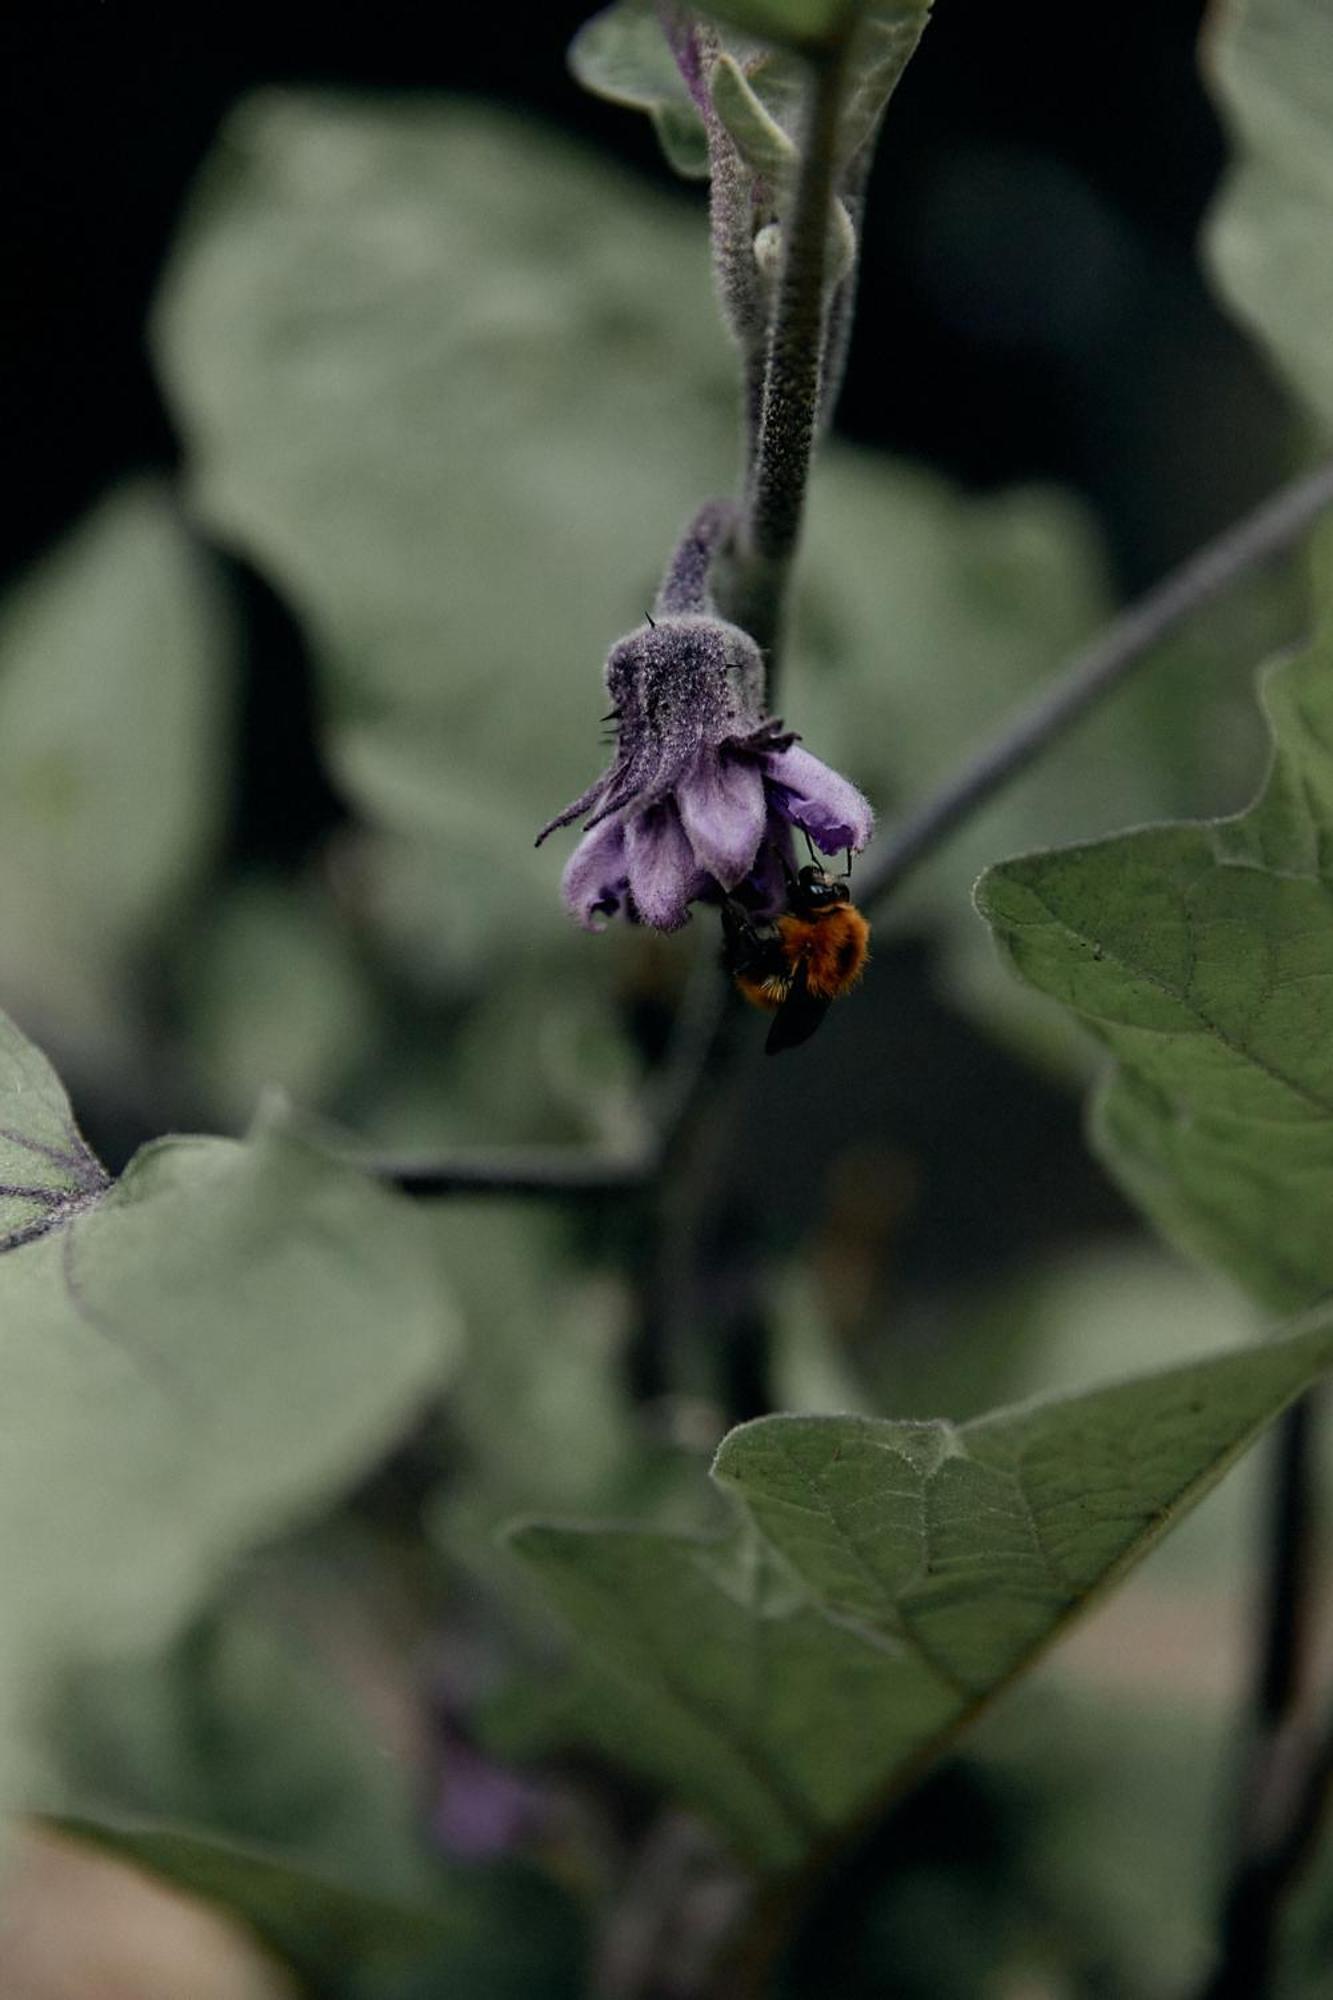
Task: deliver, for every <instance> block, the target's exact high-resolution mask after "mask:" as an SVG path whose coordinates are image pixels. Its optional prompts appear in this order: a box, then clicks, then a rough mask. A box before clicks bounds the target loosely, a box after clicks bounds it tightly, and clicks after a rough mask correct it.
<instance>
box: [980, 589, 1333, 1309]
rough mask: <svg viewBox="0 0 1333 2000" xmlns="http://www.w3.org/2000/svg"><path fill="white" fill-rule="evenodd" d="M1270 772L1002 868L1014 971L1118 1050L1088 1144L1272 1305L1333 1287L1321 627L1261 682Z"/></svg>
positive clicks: (1331, 956) (1330, 833) (1329, 667)
mask: <svg viewBox="0 0 1333 2000" xmlns="http://www.w3.org/2000/svg"><path fill="white" fill-rule="evenodd" d="M1264 695H1265V705H1266V708H1267V711H1268V715H1269V720H1270V722H1271V725H1272V730H1273V739H1274V753H1273V764H1272V768H1271V771H1270V774H1269V778H1268V782H1267V784H1266V786H1265V788H1264V790H1263V792H1262V794H1261V795H1260V797H1259V799H1258V800H1257V801H1256V803H1255V804H1254V805H1253V806H1252V807H1251V808H1250V810H1249V811H1248V812H1246V813H1242V814H1241V815H1239V816H1238V817H1237V818H1234V819H1223V820H1212V821H1208V822H1204V823H1202V824H1181V825H1177V826H1163V827H1148V828H1145V829H1142V830H1140V831H1137V832H1134V833H1129V834H1124V835H1121V836H1119V837H1117V838H1115V839H1112V840H1108V841H1102V842H1098V843H1097V844H1095V845H1092V846H1088V847H1075V848H1070V849H1066V850H1057V851H1056V852H1054V853H1050V854H1035V855H1031V856H1029V857H1027V858H1025V859H1021V860H1017V861H1011V862H1005V863H1003V864H1002V865H1001V866H1000V867H998V868H995V869H992V870H991V871H990V872H989V873H988V874H987V875H985V876H984V877H983V878H982V881H981V883H980V885H979V888H978V904H979V907H980V909H981V911H982V914H983V915H984V916H986V918H987V919H988V921H989V922H990V923H991V925H992V926H993V927H994V929H995V932H996V934H997V936H998V938H999V940H1000V943H1001V945H1002V946H1003V948H1004V950H1005V952H1006V954H1007V955H1008V957H1009V960H1010V962H1011V963H1012V965H1013V966H1014V969H1015V970H1016V971H1017V972H1018V973H1019V974H1020V975H1021V976H1022V977H1023V978H1024V979H1026V980H1028V981H1029V982H1030V983H1031V984H1032V985H1034V986H1036V987H1037V988H1038V989H1039V990H1041V991H1042V992H1045V993H1049V994H1051V995H1053V996H1054V997H1055V998H1057V999H1059V1000H1062V1001H1063V1002H1064V1003H1065V1005H1066V1006H1068V1007H1070V1008H1071V1009H1072V1010H1073V1012H1074V1013H1075V1014H1076V1015H1077V1016H1078V1017H1079V1018H1080V1019H1081V1020H1082V1021H1083V1022H1084V1023H1085V1024H1086V1025H1087V1026H1088V1027H1090V1028H1091V1029H1092V1031H1093V1032H1094V1034H1096V1035H1097V1036H1098V1038H1099V1039H1100V1040H1101V1041H1103V1042H1104V1043H1105V1044H1106V1046H1107V1047H1108V1048H1109V1049H1110V1051H1111V1052H1112V1054H1113V1055H1114V1056H1115V1058H1116V1067H1115V1068H1114V1070H1113V1071H1112V1072H1111V1075H1110V1077H1109V1079H1108V1081H1107V1083H1106V1084H1105V1086H1104V1088H1103V1090H1102V1091H1101V1093H1100V1096H1099V1098H1098V1101H1097V1106H1096V1113H1095V1137H1096V1141H1097V1144H1098V1147H1099V1149H1100V1150H1101V1151H1102V1153H1103V1154H1104V1156H1105V1158H1106V1161H1107V1163H1108V1165H1109V1166H1110V1167H1111V1169H1112V1170H1113V1172H1115V1173H1116V1174H1117V1176H1118V1177H1119V1178H1120V1179H1121V1180H1122V1181H1123V1182H1124V1184H1125V1186H1126V1187H1127V1188H1128V1190H1129V1191H1130V1193H1131V1194H1132V1195H1133V1196H1134V1197H1135V1199H1136V1200H1138V1201H1139V1202H1140V1203H1141V1204H1142V1205H1143V1207H1144V1208H1146V1209H1147V1211H1148V1213H1149V1214H1150V1215H1151V1216H1152V1217H1153V1219H1154V1220H1155V1221H1156V1222H1157V1223H1158V1224H1159V1225H1160V1226H1161V1227H1162V1228H1163V1229H1164V1230H1165V1231H1166V1232H1167V1234H1168V1235H1170V1236H1173V1237H1175V1238H1176V1239H1177V1240H1178V1241H1179V1242H1181V1243H1182V1244H1184V1245H1185V1246H1186V1247H1187V1248H1189V1249H1191V1250H1193V1251H1194V1252H1195V1253H1196V1254H1199V1255H1202V1256H1204V1257H1206V1258H1208V1259H1210V1260H1211V1261H1213V1262H1215V1263H1217V1264H1220V1265H1221V1266H1222V1268H1223V1269H1224V1270H1227V1271H1230V1272H1231V1273H1232V1274H1233V1275H1234V1276H1235V1277H1237V1278H1239V1279H1240V1280H1241V1281H1242V1282H1243V1283H1244V1284H1246V1285H1247V1286H1249V1287H1250V1289H1251V1290H1252V1291H1253V1292H1255V1293H1256V1294H1257V1296H1258V1297H1259V1298H1261V1299H1263V1300H1265V1301H1266V1302H1267V1303H1269V1304H1271V1305H1275V1306H1277V1307H1278V1308H1279V1309H1282V1310H1290V1309H1293V1308H1299V1307H1300V1306H1302V1305H1305V1304H1308V1303H1309V1302H1311V1301H1312V1300H1313V1299H1315V1298H1317V1297H1319V1296H1320V1295H1322V1294H1323V1293H1324V1292H1326V1291H1328V1289H1329V1287H1330V1285H1333V1244H1330V1238H1329V1232H1328V1227H1327V1215H1328V1211H1329V1205H1330V1202H1331V1201H1333V1049H1331V1048H1330V1043H1329V1037H1328V1032H1327V1012H1328V1009H1327V994H1328V992H1329V990H1330V981H1333V916H1331V915H1330V912H1329V904H1328V863H1327V856H1328V853H1329V851H1330V849H1329V842H1330V839H1333V749H1331V748H1330V745H1333V623H1331V622H1330V616H1329V613H1328V611H1327V610H1325V612H1324V615H1323V617H1322V619H1321V621H1320V625H1319V629H1318V631H1317V634H1316V637H1315V639H1314V642H1313V643H1312V645H1311V646H1310V648H1309V649H1308V651H1307V652H1306V653H1305V654H1304V655H1303V656H1301V657H1300V658H1299V659H1297V660H1295V661H1293V662H1291V663H1290V664H1288V665H1286V666H1284V667H1281V668H1279V669H1278V670H1277V671H1276V672H1275V673H1273V674H1272V675H1271V677H1270V678H1269V679H1268V680H1267V681H1266V682H1265V684H1264Z"/></svg>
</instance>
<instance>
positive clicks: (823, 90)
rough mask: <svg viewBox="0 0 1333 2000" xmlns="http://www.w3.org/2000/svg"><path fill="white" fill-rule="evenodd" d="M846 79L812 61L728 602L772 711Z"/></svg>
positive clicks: (837, 52) (806, 464)
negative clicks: (762, 671) (760, 668)
mask: <svg viewBox="0 0 1333 2000" xmlns="http://www.w3.org/2000/svg"><path fill="white" fill-rule="evenodd" d="M844 75H845V55H844V52H843V50H842V49H840V48H839V49H832V50H829V51H827V52H821V53H820V54H819V55H818V56H815V57H812V58H811V72H810V84H809V96H808V102H807V107H806V119H805V130H804V134H803V138H802V144H801V152H800V166H799V168H798V170H797V176H796V190H795V195H794V198H793V201H792V206H791V211H790V214H789V216H788V217H787V220H786V222H785V224H784V231H783V236H784V241H783V255H782V265H781V269H780V271H779V274H778V282H777V293H776V297H775V299H774V303H773V318H772V324H771V327H770V329H769V335H768V352H767V356H766V359H765V365H764V389H763V402H762V411H761V414H760V418H759V435H758V439H757V442H756V445H755V450H754V460H753V470H752V473H751V476H750V479H749V483H748V486H747V489H746V494H745V519H744V523H743V529H742V535H741V547H740V550H739V561H738V564H737V573H736V577H735V594H734V598H733V600H732V602H731V604H730V605H729V612H730V615H731V616H732V617H733V618H734V619H735V620H736V623H737V624H738V625H742V626H744V628H745V630H746V631H747V632H749V633H750V634H751V635H752V636H753V638H754V639H755V640H756V642H757V643H758V645H759V647H760V650H761V651H762V652H763V654H764V657H765V659H766V661H767V663H768V672H769V705H770V707H771V706H772V702H773V690H774V686H775V682H776V674H777V669H778V666H779V653H780V646H781V637H782V621H783V612H784V607H785V602H786V597H787V586H788V580H789V577H790V573H791V565H792V560H793V558H794V556H795V554H796V548H797V544H798V542H799V541H800V535H801V518H802V514H803V512H804V507H805V493H806V486H807V484H808V481H809V475H810V458H811V454H812V452H813V450H814V445H815V438H816V435H817V432H818V428H819V414H820V388H821V382H822V379H823V370H824V350H825V341H826V336H827V331H828V314H829V304H830V290H831V287H830V284H829V241H830V236H831V233H832V230H831V218H832V215H833V198H834V192H835V176H836V160H837V150H838V123H839V118H840V115H841V111H842V96H843V85H844Z"/></svg>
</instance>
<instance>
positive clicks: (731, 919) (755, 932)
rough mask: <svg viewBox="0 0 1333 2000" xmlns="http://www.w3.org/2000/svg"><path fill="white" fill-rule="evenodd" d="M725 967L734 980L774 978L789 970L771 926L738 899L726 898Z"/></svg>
mask: <svg viewBox="0 0 1333 2000" xmlns="http://www.w3.org/2000/svg"><path fill="white" fill-rule="evenodd" d="M722 963H723V965H724V966H725V968H726V970H727V971H728V972H729V973H730V974H731V975H732V977H733V978H736V977H738V976H739V977H743V978H759V979H767V978H771V977H772V976H773V975H774V974H775V973H779V974H780V973H782V972H783V971H784V970H785V966H784V961H783V957H782V950H781V946H780V945H779V943H778V939H777V935H776V932H775V931H774V929H773V926H772V925H771V924H769V923H756V921H755V918H754V913H753V912H752V911H750V910H747V909H746V907H745V905H744V903H738V902H737V901H736V898H735V897H734V896H724V897H723V898H722Z"/></svg>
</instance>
